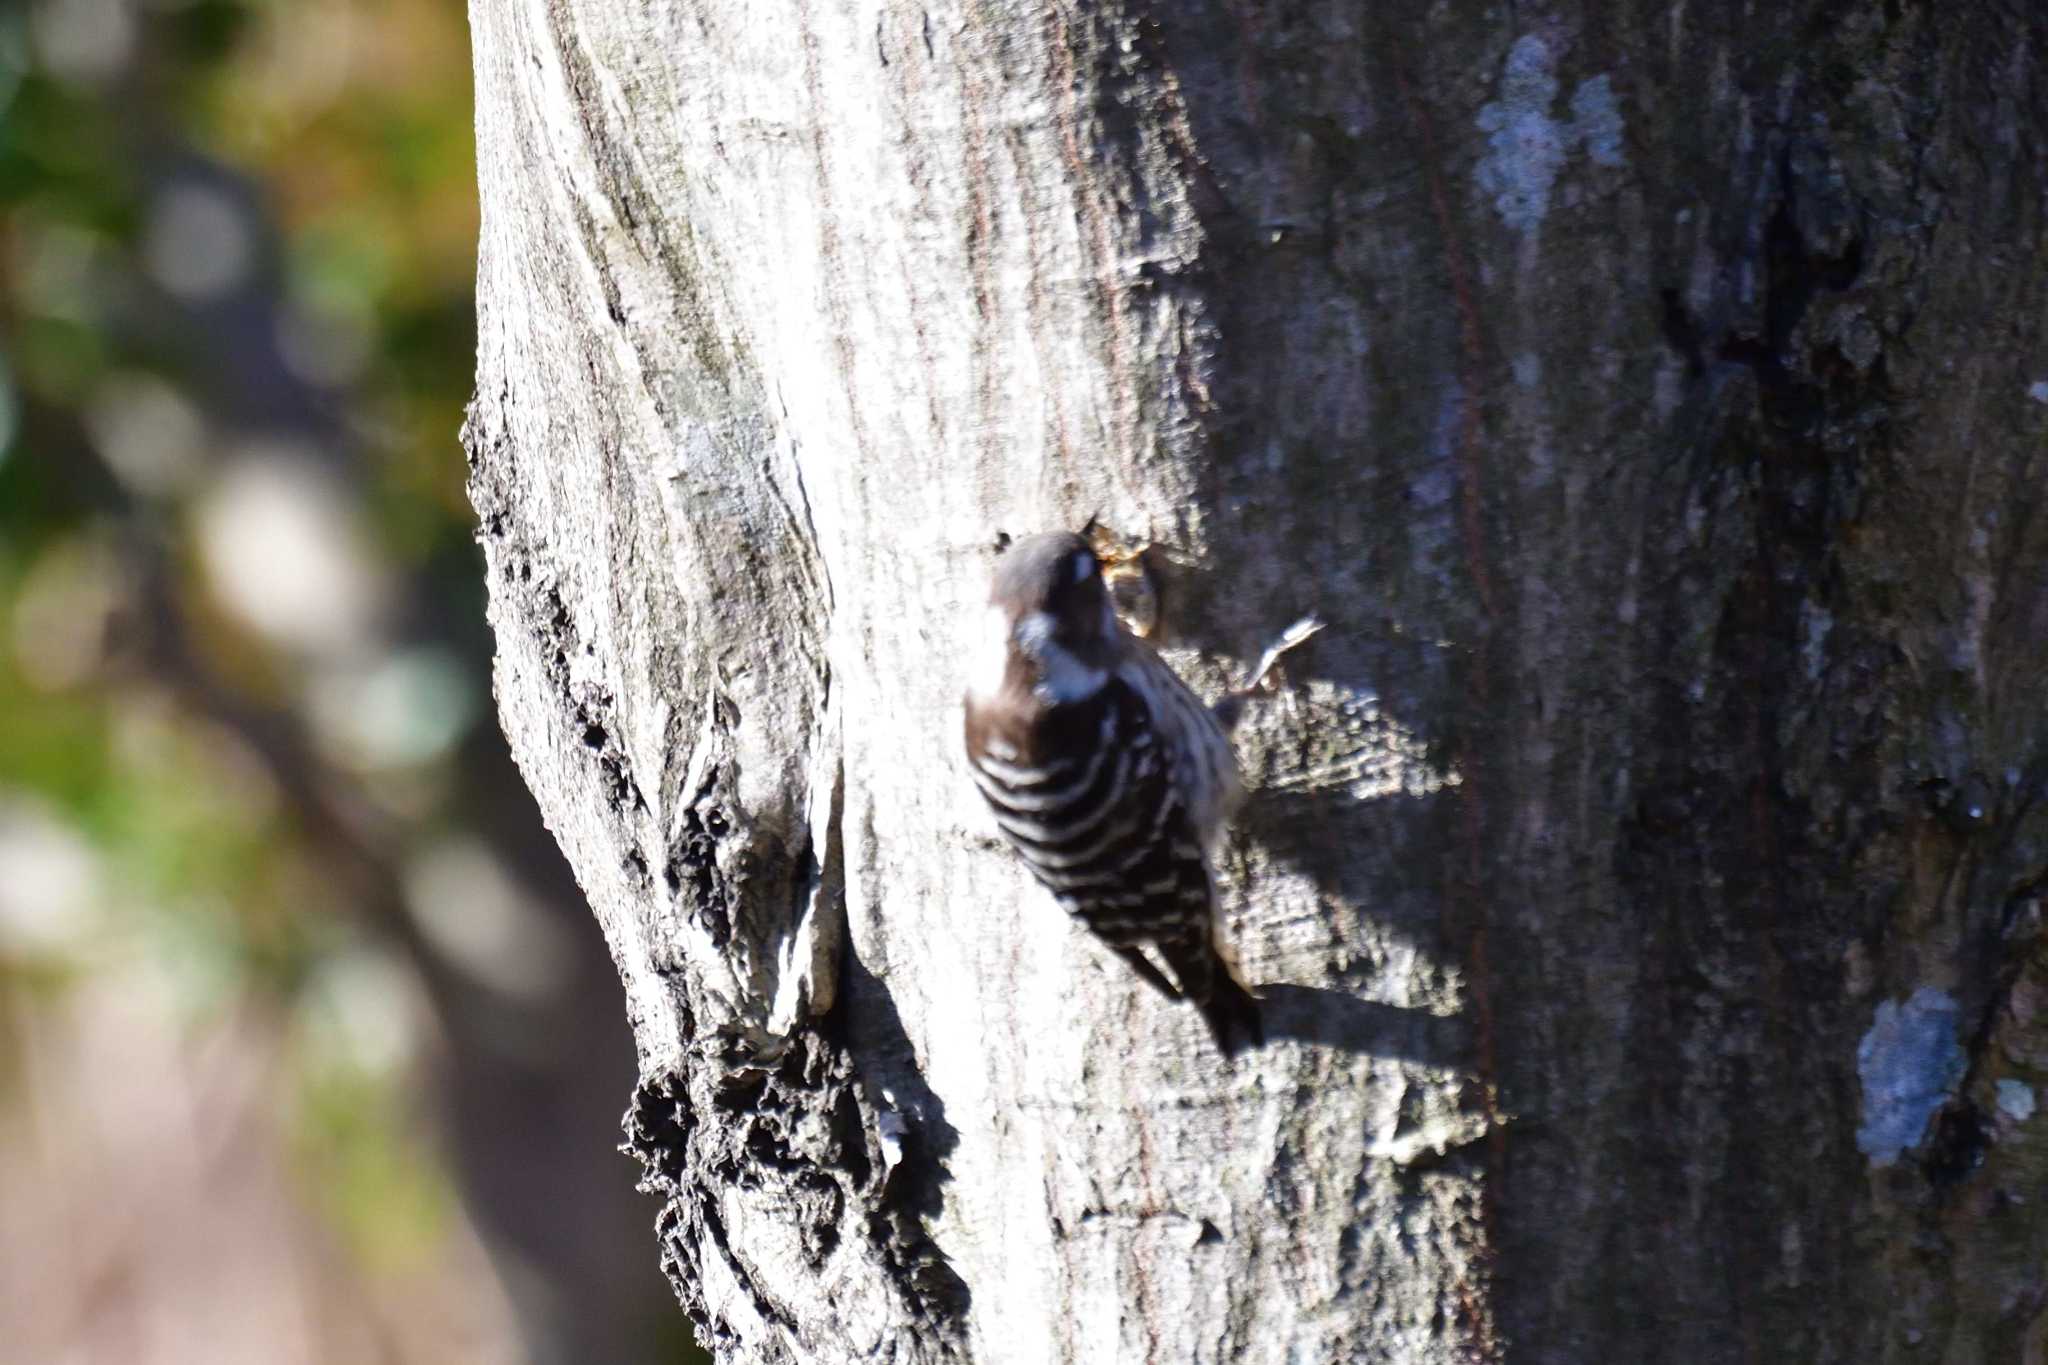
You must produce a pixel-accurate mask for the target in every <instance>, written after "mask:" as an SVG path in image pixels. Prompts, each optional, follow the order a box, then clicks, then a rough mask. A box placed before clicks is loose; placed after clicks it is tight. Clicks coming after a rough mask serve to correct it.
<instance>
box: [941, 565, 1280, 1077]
mask: <svg viewBox="0 0 2048 1365" xmlns="http://www.w3.org/2000/svg"><path fill="white" fill-rule="evenodd" d="M988 613H989V614H988V618H987V623H986V624H987V637H986V640H985V649H986V653H985V654H984V656H983V657H982V659H981V660H980V664H979V668H978V670H977V672H976V674H975V676H974V677H973V678H971V679H970V681H969V684H968V689H967V698H966V701H967V707H966V709H967V724H966V739H967V762H968V769H969V771H970V773H971V774H972V776H973V778H974V783H975V785H976V786H977V787H979V788H980V789H981V794H982V795H983V796H984V797H986V798H987V800H988V803H989V806H990V808H991V809H992V810H993V811H994V813H995V820H996V824H997V825H998V826H999V827H1000V828H1001V829H1002V831H1003V834H1004V835H1005V836H1006V837H1007V838H1008V840H1009V842H1010V844H1011V846H1012V847H1013V848H1015V849H1016V850H1017V852H1018V853H1019V854H1021V855H1022V856H1023V858H1024V862H1025V864H1026V866H1028V867H1029V868H1030V869H1031V873H1032V875H1033V876H1034V877H1036V878H1037V879H1038V880H1039V881H1040V882H1041V883H1042V884H1044V886H1045V887H1046V888H1047V889H1048V890H1050V891H1051V892H1052V893H1053V896H1054V898H1055V899H1057V900H1058V902H1059V903H1060V905H1061V906H1062V907H1063V908H1064V909H1065V910H1066V911H1067V913H1068V914H1070V915H1072V916H1073V917H1074V918H1076V919H1078V920H1080V921H1081V923H1082V924H1083V925H1084V926H1085V927H1086V928H1088V929H1089V930H1090V931H1091V932H1093V933H1094V934H1095V935H1096V937H1098V938H1100V939H1101V940H1102V941H1103V942H1104V943H1105V944H1107V945H1108V946H1109V948H1110V949H1111V950H1112V951H1113V952H1115V953H1116V954H1117V956H1119V957H1121V958H1122V959H1123V960H1124V961H1125V962H1127V963H1128V964H1130V967H1131V969H1132V970H1133V971H1135V972H1136V973H1137V974H1138V976H1139V977H1140V978H1142V979H1143V980H1144V981H1145V982H1147V983H1148V984H1149V985H1151V986H1153V987H1155V988H1157V989H1158V990H1160V991H1161V992H1163V993H1165V994H1166V995H1167V996H1168V997H1169V998H1171V999H1177V1000H1187V1001H1189V1002H1190V1003H1192V1004H1193V1005H1194V1006H1195V1008H1196V1009H1197V1010H1199V1011H1200V1012H1201V1015H1202V1018H1203V1020H1204V1021H1205V1022H1206V1023H1207V1024H1208V1026H1209V1030H1210V1032H1211V1033H1212V1034H1213V1035H1214V1036H1215V1039H1216V1043H1217V1046H1218V1047H1219V1048H1221V1049H1222V1050H1223V1052H1224V1053H1225V1054H1226V1055H1231V1054H1235V1053H1236V1052H1238V1051H1240V1050H1242V1049H1243V1048H1245V1047H1247V1046H1251V1045H1253V1044H1257V1043H1261V1042H1263V1041H1264V1040H1265V1033H1264V1029H1263V1026H1262V1024H1261V1021H1260V1018H1259V1007H1258V1001H1257V1000H1256V999H1255V998H1254V997H1253V995H1252V993H1251V992H1250V991H1249V990H1247V989H1246V988H1245V986H1244V983H1243V982H1241V981H1240V980H1239V979H1238V977H1237V974H1236V972H1235V970H1234V969H1233V965H1232V962H1231V958H1230V956H1229V953H1228V949H1227V946H1226V945H1225V944H1224V942H1223V941H1222V940H1221V939H1220V938H1219V936H1218V924H1217V911H1216V879H1215V875H1214V873H1213V871H1212V869H1211V858H1212V857H1213V855H1214V853H1215V849H1216V844H1217V842H1218V840H1219V838H1220V836H1221V834H1222V831H1223V826H1224V823H1225V821H1227V820H1228V819H1229V817H1230V814H1231V811H1232V810H1233V808H1234V807H1235V806H1236V805H1237V803H1238V802H1239V801H1240V800H1241V799H1242V797H1243V792H1244V789H1243V785H1242V782H1241V781H1240V779H1239V777H1238V771H1237V760H1236V756H1235V755H1234V754H1233V753H1232V752H1231V747H1230V734H1229V730H1230V727H1231V725H1232V724H1233V723H1234V722H1235V720H1236V717H1237V714H1238V712H1239V711H1240V710H1241V708H1242V706H1243V702H1244V699H1245V697H1247V696H1249V695H1250V694H1251V693H1252V692H1253V691H1254V690H1256V689H1257V688H1258V687H1259V686H1261V684H1262V683H1263V681H1264V677H1265V674H1266V672H1267V671H1268V670H1269V669H1270V668H1271V667H1272V664H1273V661H1274V660H1275V659H1277V658H1278V657H1279V655H1280V653H1281V652H1282V651H1284V650H1285V649H1288V648H1291V647H1292V646H1293V645H1295V644H1298V643H1300V642H1301V641H1302V640H1304V639H1306V638H1308V636H1309V635H1311V634H1313V633H1314V632H1315V630H1317V629H1318V628H1319V627H1318V626H1317V624H1316V623H1315V622H1313V621H1303V622H1300V623H1298V624H1297V625H1296V626H1294V627H1293V628H1292V629H1290V630H1289V631H1288V632H1287V634H1286V635H1285V636H1283V637H1282V640H1281V643H1280V644H1278V645H1276V646H1275V647H1274V648H1273V649H1271V650H1268V651H1267V654H1266V657H1265V659H1263V660H1262V661H1261V664H1260V668H1259V671H1258V673H1257V674H1256V675H1255V676H1254V678H1253V679H1252V681H1251V682H1250V683H1248V684H1247V685H1246V686H1245V687H1244V688H1241V689H1239V690H1238V691H1236V692H1233V693H1232V694H1231V695H1230V696H1228V697H1226V698H1225V699H1224V701H1223V702H1222V703H1219V705H1218V707H1217V708H1216V709H1214V710H1212V709H1211V708H1209V707H1207V706H1204V705H1203V704H1202V702H1201V701H1200V699H1199V698H1197V697H1196V696H1195V694H1194V693H1193V692H1192V691H1190V690H1189V689H1188V686H1187V684H1186V683H1184V682H1182V681H1181V680H1180V678H1179V677H1178V676H1176V675H1175V673H1174V671H1173V670H1172V669H1171V668H1169V667H1167V665H1166V663H1165V662H1164V661H1163V660H1161V659H1160V657H1159V656H1158V655H1157V654H1156V653H1154V652H1153V650H1152V647H1151V646H1150V645H1148V644H1146V643H1145V642H1144V641H1143V640H1141V639H1139V638H1138V637H1137V636H1135V635H1133V634H1132V633H1131V632H1130V631H1128V630H1126V629H1125V628H1124V626H1123V624H1122V622H1120V621H1119V620H1118V619H1117V617H1116V613H1115V611H1114V610H1113V609H1112V607H1111V605H1110V596H1109V592H1108V589H1107V587H1106V585H1105V584H1104V582H1103V578H1102V566H1101V563H1100V561H1099V560H1097V558H1096V556H1095V553H1094V551H1093V550H1092V549H1091V548H1090V547H1089V544H1088V542H1087V541H1086V540H1084V539H1082V538H1081V537H1080V536H1078V535H1071V534H1066V533H1061V532H1052V533H1048V534H1045V535H1038V536H1033V537H1031V538H1029V539H1027V540H1021V541H1018V542H1017V543H1015V544H1014V545H1012V546H1011V547H1010V548H1009V550H1008V551H1007V552H1006V553H1005V554H1004V556H1003V558H1002V560H1001V562H1000V563H999V564H998V565H997V567H996V573H995V578H994V582H993V583H992V585H991V587H990V591H989V605H988ZM1148 949H1149V950H1150V951H1151V952H1152V953H1155V954H1157V956H1158V958H1159V960H1160V962H1161V963H1162V964H1163V965H1164V967H1165V968H1166V971H1161V970H1160V967H1159V966H1158V965H1155V964H1154V962H1153V961H1152V959H1151V958H1150V957H1148V956H1147V950H1148ZM1169 972H1170V973H1171V976H1170V977H1169V975H1168V973H1169Z"/></svg>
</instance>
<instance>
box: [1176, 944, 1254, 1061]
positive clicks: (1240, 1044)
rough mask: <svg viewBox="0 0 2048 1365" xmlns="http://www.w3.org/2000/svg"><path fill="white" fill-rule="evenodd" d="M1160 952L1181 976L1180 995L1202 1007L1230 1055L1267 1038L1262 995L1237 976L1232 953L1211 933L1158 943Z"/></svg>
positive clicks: (1219, 1042)
mask: <svg viewBox="0 0 2048 1365" xmlns="http://www.w3.org/2000/svg"><path fill="white" fill-rule="evenodd" d="M1157 946H1158V948H1159V953H1160V956H1161V957H1163V958H1165V959H1166V965H1167V966H1168V967H1171V968H1172V969H1173V974H1174V976H1176V977H1177V978H1179V983H1180V996H1181V998H1182V999H1184V1000H1187V1001H1188V1002H1189V1003H1190V1004H1192V1005H1193V1006H1194V1007H1195V1008H1196V1009H1197V1010H1199V1011H1201V1015H1202V1022H1203V1023H1205V1024H1207V1025H1208V1026H1209V1032H1210V1033H1211V1034H1212V1035H1214V1036H1215V1039H1216V1046H1217V1047H1218V1048H1220V1049H1221V1050H1222V1052H1223V1055H1224V1056H1226V1057H1235V1056H1236V1055H1237V1054H1238V1053H1240V1052H1243V1051H1245V1050H1246V1049H1247V1048H1253V1047H1257V1046H1258V1045H1259V1044H1261V1043H1263V1042H1265V1041H1266V1026H1265V1021H1264V1020H1263V1019H1262V1018H1261V1017H1260V1014H1259V1001H1258V997H1256V996H1254V995H1253V994H1252V993H1251V992H1250V991H1248V990H1246V989H1245V987H1244V983H1243V982H1241V981H1239V980H1238V979H1237V973H1236V971H1234V970H1233V969H1232V966H1231V960H1230V957H1229V956H1228V955H1227V954H1226V953H1225V952H1224V951H1223V950H1222V948H1221V947H1220V945H1219V944H1218V943H1217V942H1215V941H1214V940H1213V939H1211V938H1210V937H1209V936H1208V935H1206V934H1205V935H1202V936H1200V937H1194V936H1190V937H1189V938H1187V939H1183V940H1180V941H1178V942H1175V941H1172V940H1168V941H1164V942H1160V943H1159V944H1158V945H1157Z"/></svg>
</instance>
